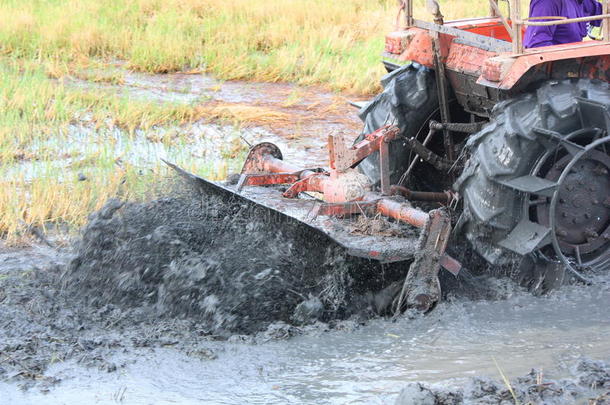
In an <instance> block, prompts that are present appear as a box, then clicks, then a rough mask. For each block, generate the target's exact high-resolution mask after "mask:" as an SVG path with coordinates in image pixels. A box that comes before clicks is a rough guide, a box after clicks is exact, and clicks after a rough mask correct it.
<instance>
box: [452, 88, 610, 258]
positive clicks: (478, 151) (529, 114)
mask: <svg viewBox="0 0 610 405" xmlns="http://www.w3.org/2000/svg"><path fill="white" fill-rule="evenodd" d="M608 111H610V90H609V86H608V83H605V82H600V81H592V80H588V79H569V80H563V81H552V82H546V83H544V84H542V85H541V86H540V87H538V89H537V90H535V91H534V92H532V93H529V94H525V95H521V96H518V97H516V98H514V99H510V100H506V101H503V102H501V103H499V104H497V105H496V106H495V107H494V109H493V111H492V116H491V121H490V123H489V124H488V125H487V126H486V127H484V128H483V129H482V130H481V131H480V132H479V133H477V134H475V135H473V136H472V137H471V138H470V139H469V140H468V144H467V147H466V150H467V151H468V152H469V153H470V158H469V160H468V162H467V163H466V167H465V168H464V171H463V172H462V174H461V175H460V177H459V179H458V180H457V181H456V183H455V185H454V189H455V190H456V191H458V192H459V193H460V195H461V197H462V199H463V206H464V210H463V213H462V216H461V218H460V220H459V224H458V227H459V228H458V230H459V231H460V232H461V233H462V234H463V235H465V236H466V238H467V239H468V240H469V241H470V242H471V244H472V246H473V248H474V249H475V250H476V251H477V252H478V253H479V254H481V255H482V256H483V257H484V258H485V259H486V260H487V261H488V262H490V263H491V264H495V265H505V264H512V265H515V264H517V265H518V264H519V263H521V262H523V257H524V256H526V255H529V254H530V253H531V252H535V253H534V254H535V255H538V253H540V254H541V255H543V256H544V257H550V258H551V259H552V260H555V261H557V259H556V258H557V257H559V256H561V255H559V256H557V254H556V252H557V249H556V248H555V249H554V250H553V249H552V247H553V246H551V244H550V242H549V239H550V238H552V237H553V235H557V236H556V237H557V238H558V241H559V243H560V244H562V246H564V247H565V249H566V252H564V253H565V257H569V258H570V260H571V261H575V260H576V254H575V253H577V252H579V250H578V249H581V248H582V250H583V252H584V247H589V248H590V247H591V246H598V247H597V248H595V249H592V248H591V249H589V251H587V252H586V254H582V257H580V256H581V255H580V254H578V260H579V262H580V263H579V265H580V268H581V269H585V268H589V269H591V268H595V269H602V268H603V267H606V269H607V268H608V263H609V261H610V257H609V256H610V248H609V244H610V242H608V236H609V233H608V232H609V230H610V207H609V206H608V203H607V202H606V203H605V204H606V205H605V207H604V203H603V201H608V200H607V198H608V196H609V191H608V190H609V189H610V176H608V171H609V170H610V167H608V164H609V162H610V156H607V155H608V153H607V152H606V153H605V154H604V152H603V151H602V152H600V154H599V160H598V158H595V159H593V158H591V157H587V158H586V159H583V160H582V162H580V163H579V165H578V166H574V168H575V169H572V171H569V175H568V176H567V177H566V181H565V182H564V183H560V182H559V181H558V178H559V174H561V172H562V171H563V169H564V168H565V167H566V166H567V163H566V162H568V161H570V159H572V158H573V156H574V155H573V154H571V153H569V152H568V149H566V145H567V146H569V145H574V143H575V144H578V146H577V148H581V149H582V148H584V147H585V146H586V145H591V143H592V142H593V141H594V140H596V139H599V138H601V137H605V136H607V134H608V133H609V132H608V131H609V130H610V114H608ZM545 134H546V135H545ZM604 134H605V135H604ZM567 140H570V141H571V142H567ZM581 163H582V164H581ZM579 171H580V172H579ZM553 184H554V186H552V185H553ZM549 185H551V186H552V187H554V188H549ZM545 187H546V189H545ZM549 190H550V191H549ZM555 190H558V192H559V194H558V196H559V197H562V198H561V204H563V205H561V206H559V208H558V209H556V210H555V211H553V218H555V219H554V221H556V222H555V223H556V224H557V228H556V229H558V231H557V232H556V233H552V232H550V229H551V227H550V226H549V223H550V221H551V220H550V219H549V218H550V217H551V212H552V210H550V209H549V207H550V202H551V199H552V196H553V193H554V191H555ZM586 218H589V219H586ZM545 232H546V236H545V237H542V235H544V234H545ZM591 232H595V233H591ZM589 234H591V235H598V236H596V237H597V239H595V238H593V239H595V240H593V241H591V240H590V239H588V238H589V236H590V235H589ZM586 235H589V236H586ZM604 239H605V241H604ZM590 242H591V243H590ZM592 242H595V244H592ZM570 247H572V248H570ZM560 250H562V251H563V250H564V249H563V248H562V249H560ZM548 252H550V253H551V255H550V254H548ZM553 252H555V256H552V253H553Z"/></svg>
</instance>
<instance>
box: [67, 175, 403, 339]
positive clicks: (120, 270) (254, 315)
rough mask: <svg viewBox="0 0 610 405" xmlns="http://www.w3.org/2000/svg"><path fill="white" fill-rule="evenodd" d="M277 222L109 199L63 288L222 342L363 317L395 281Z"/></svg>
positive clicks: (241, 210) (228, 210) (205, 202)
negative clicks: (187, 322)
mask: <svg viewBox="0 0 610 405" xmlns="http://www.w3.org/2000/svg"><path fill="white" fill-rule="evenodd" d="M183 187H184V186H183ZM183 189H184V188H183ZM193 193H194V192H193ZM286 225H287V224H277V223H274V222H269V221H268V218H267V217H266V216H265V215H264V213H263V212H256V210H251V209H250V208H248V207H245V206H242V205H240V204H239V203H237V202H229V203H227V202H226V201H221V200H220V199H219V198H218V197H214V196H209V195H200V194H188V193H183V194H182V195H178V194H176V195H174V196H171V197H167V198H162V199H159V200H155V201H151V202H147V203H122V202H119V201H118V200H111V201H109V202H108V203H107V204H106V205H105V206H104V208H102V209H101V210H100V211H99V212H97V213H94V214H93V215H92V216H91V217H90V222H89V224H88V225H87V226H86V227H85V228H84V230H83V233H82V239H81V240H80V241H79V242H78V245H77V246H76V256H75V258H74V259H73V260H72V261H71V263H70V265H69V268H68V271H67V272H66V273H65V274H64V288H65V289H66V290H70V291H73V292H74V294H75V295H78V296H80V297H82V298H83V299H84V300H85V301H87V302H88V303H89V304H90V305H93V306H95V307H100V306H102V305H106V304H110V303H112V304H116V305H120V306H122V307H128V308H133V307H142V308H146V309H147V310H150V311H151V313H154V314H155V316H160V317H178V318H188V319H191V320H194V321H197V322H200V323H201V325H202V327H204V328H205V329H207V330H208V332H209V333H210V334H214V335H223V336H229V335H230V334H233V333H245V334H251V333H256V332H259V331H262V330H264V329H265V328H267V327H268V326H269V324H270V323H271V322H275V321H283V322H289V323H296V324H299V323H308V322H310V321H315V320H323V321H331V320H335V319H344V318H347V317H349V316H350V315H354V314H355V313H372V308H371V304H372V298H373V297H372V296H370V295H368V296H367V295H365V294H366V293H368V292H369V291H370V290H373V291H375V290H380V289H381V288H382V287H385V285H386V284H387V283H390V282H392V281H395V280H397V278H398V277H399V276H400V272H399V271H398V270H399V269H398V267H397V266H385V267H382V266H381V265H374V264H364V265H363V264H362V262H361V261H357V259H353V258H348V257H346V256H344V255H342V254H339V253H337V252H336V251H335V250H334V249H333V246H332V245H328V244H325V241H324V240H322V239H321V238H319V237H316V235H310V234H307V233H303V234H301V233H300V231H299V229H298V228H297V227H295V228H294V230H293V229H292V228H291V227H290V226H286ZM288 225H289V224H288ZM373 272H376V274H372V273H373ZM363 279H365V280H366V283H367V285H366V286H365V287H363V286H362V285H361V284H362V280H363ZM369 294H370V293H369Z"/></svg>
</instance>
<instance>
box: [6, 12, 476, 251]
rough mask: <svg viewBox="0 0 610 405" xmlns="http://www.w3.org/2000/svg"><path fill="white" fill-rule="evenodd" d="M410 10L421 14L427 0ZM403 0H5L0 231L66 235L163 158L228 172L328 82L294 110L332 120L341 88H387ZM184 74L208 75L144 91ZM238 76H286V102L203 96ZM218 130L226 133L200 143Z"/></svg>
mask: <svg viewBox="0 0 610 405" xmlns="http://www.w3.org/2000/svg"><path fill="white" fill-rule="evenodd" d="M441 6H442V10H443V12H444V14H445V16H446V18H462V17H469V16H477V15H478V16H482V15H486V14H487V5H486V3H485V2H478V1H474V0H467V1H441ZM416 10H417V14H418V15H419V16H420V17H425V15H426V12H425V11H424V7H423V0H419V1H418V2H417V7H416ZM396 13H397V4H396V2H395V1H393V0H375V1H370V0H342V1H324V0H249V1H246V0H232V1H224V0H134V1H125V0H122V1H117V0H26V1H24V0H0V179H1V180H0V181H1V184H0V235H2V237H3V239H4V240H5V241H8V242H9V243H13V244H18V243H25V242H27V240H28V238H29V237H30V234H31V233H32V231H33V230H42V231H44V230H47V229H48V228H49V227H54V228H56V229H61V230H62V232H67V233H68V234H69V233H70V232H71V231H74V230H75V229H77V228H78V227H79V226H80V225H82V224H83V223H84V222H85V221H86V219H87V215H88V213H89V212H91V211H92V210H94V209H96V208H99V207H100V206H101V205H102V204H103V203H104V201H105V200H106V199H107V198H109V197H113V196H118V197H121V198H126V199H143V198H148V197H150V195H151V194H154V193H156V192H158V191H159V187H157V185H158V184H160V183H161V182H160V180H161V179H163V178H164V177H165V176H167V175H168V172H167V169H166V168H165V167H164V166H163V164H162V163H161V162H160V160H159V159H158V157H165V158H168V159H171V160H174V161H176V162H177V163H178V164H180V165H183V166H184V167H186V168H189V169H191V170H194V171H197V172H198V173H200V174H203V175H206V176H208V177H211V178H222V177H225V176H226V175H227V173H228V172H230V171H231V170H234V169H236V168H237V167H239V164H240V160H241V159H243V157H244V153H245V151H246V148H247V147H246V145H245V143H244V142H241V141H240V139H241V137H242V135H243V131H244V128H247V127H250V128H252V127H258V126H262V127H264V126H265V125H267V126H268V127H271V126H273V125H272V124H273V123H278V125H279V126H281V124H282V123H283V122H284V123H285V122H292V121H295V119H293V117H291V115H290V114H291V113H290V110H289V109H288V108H289V107H290V106H291V103H294V104H296V103H297V102H298V101H299V100H302V99H303V98H310V97H313V96H312V95H311V94H312V91H311V90H308V89H312V88H315V89H317V90H316V92H322V91H323V92H325V93H324V94H327V95H328V96H325V100H326V101H325V102H324V103H323V106H324V108H323V109H320V108H317V109H315V108H314V107H311V109H309V110H308V108H309V107H307V108H306V109H305V110H307V111H310V112H311V111H314V110H315V112H316V113H315V114H314V113H313V112H311V113H307V111H305V110H304V111H305V113H304V115H303V116H301V117H300V118H299V119H300V120H308V121H309V122H315V123H317V125H319V126H320V127H323V126H324V125H325V115H328V114H330V115H333V114H334V116H338V115H341V114H342V111H343V110H342V109H341V107H338V103H339V101H341V99H342V97H343V96H349V97H366V96H370V95H372V94H374V93H375V92H376V91H378V90H379V84H378V80H379V78H380V77H381V75H382V74H383V67H382V65H381V64H380V63H379V59H380V57H379V54H380V52H381V50H382V48H383V40H384V35H385V34H386V33H387V32H388V31H391V30H392V29H393V28H394V24H395V20H396ZM175 72H180V73H179V74H180V75H182V76H181V77H187V76H193V77H199V78H200V81H205V80H207V78H208V77H213V78H214V79H213V80H210V81H209V86H208V88H207V89H206V90H207V92H205V91H202V92H201V94H200V95H199V93H197V92H196V91H192V89H191V88H187V89H185V90H184V94H185V95H184V96H181V94H180V93H181V91H180V89H175V88H174V89H173V90H172V97H156V96H155V92H154V91H147V84H146V80H148V79H150V78H151V77H157V79H158V80H159V81H161V82H163V80H164V79H163V77H165V76H167V75H170V74H175ZM138 74H139V75H140V76H138V77H139V78H140V79H139V80H136V81H134V80H131V83H127V82H129V81H130V78H132V79H133V77H134V76H133V75H138ZM147 78H148V79H147ZM236 80H239V81H253V82H273V83H279V82H281V83H292V84H293V85H291V87H289V88H286V87H283V88H282V89H284V90H285V91H284V90H282V91H283V92H279V93H278V94H279V97H280V98H281V100H280V101H281V103H280V104H281V107H282V108H279V109H278V108H274V109H272V108H267V107H265V106H264V105H263V104H261V103H258V104H257V103H254V104H248V103H247V102H246V103H244V102H235V101H233V102H231V103H228V102H227V103H225V105H224V106H219V105H218V102H213V101H212V100H211V99H210V97H209V93H210V92H212V93H213V92H214V91H215V90H216V91H219V90H220V89H221V86H222V85H223V83H229V82H230V81H236ZM225 81H227V82H225ZM244 83H245V82H244ZM126 84H129V85H130V88H131V89H132V90H133V89H134V88H136V90H138V91H123V90H122V89H123V87H124V86H125V85H126ZM244 86H245V84H244ZM312 86H314V87H312ZM159 91H162V89H161V90H159ZM314 96H315V95H314ZM329 100H330V101H329ZM314 104H315V103H314ZM308 105H311V103H310V104H308ZM318 107H319V106H318ZM307 114H309V115H307ZM335 118H336V117H335ZM299 119H297V120H296V121H298V120H299ZM337 119H338V118H337ZM339 121H340V120H339ZM345 126H346V127H347V128H351V127H353V126H354V124H353V123H346V124H345ZM198 128H199V129H198ZM210 128H212V129H214V128H216V129H218V128H221V129H222V131H223V135H222V136H223V142H222V143H221V146H218V144H219V143H216V144H215V145H216V146H214V147H212V148H213V149H215V150H213V151H207V152H213V153H212V154H210V153H195V152H194V151H195V150H197V149H198V148H199V147H200V146H201V145H202V142H203V144H206V143H205V140H206V137H208V136H213V135H210ZM227 128H229V129H227ZM290 128H292V129H294V128H295V127H290ZM296 128H297V130H296V132H295V134H293V135H292V137H293V138H298V137H299V136H307V133H304V134H302V135H299V134H298V127H296ZM293 132H294V131H293ZM287 138H288V139H290V135H288V136H287ZM212 155H213V158H212V157H210V156H212Z"/></svg>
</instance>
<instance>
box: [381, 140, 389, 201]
mask: <svg viewBox="0 0 610 405" xmlns="http://www.w3.org/2000/svg"><path fill="white" fill-rule="evenodd" d="M379 173H380V175H381V176H380V177H381V194H383V195H390V148H389V144H388V142H386V140H385V139H384V140H382V141H381V144H379Z"/></svg>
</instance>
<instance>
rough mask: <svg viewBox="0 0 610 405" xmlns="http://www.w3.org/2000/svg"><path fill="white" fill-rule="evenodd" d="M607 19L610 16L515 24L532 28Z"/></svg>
mask: <svg viewBox="0 0 610 405" xmlns="http://www.w3.org/2000/svg"><path fill="white" fill-rule="evenodd" d="M604 4H606V3H605V2H604ZM609 17H610V14H607V13H604V14H600V15H593V16H589V17H578V18H569V19H565V20H555V21H528V20H518V21H517V23H518V24H519V25H527V26H534V27H545V26H547V25H560V24H571V23H576V22H586V21H596V20H604V21H607V18H609ZM532 18H539V17H532ZM543 18H544V17H543ZM547 18H548V17H547ZM557 18H559V17H557Z"/></svg>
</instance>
